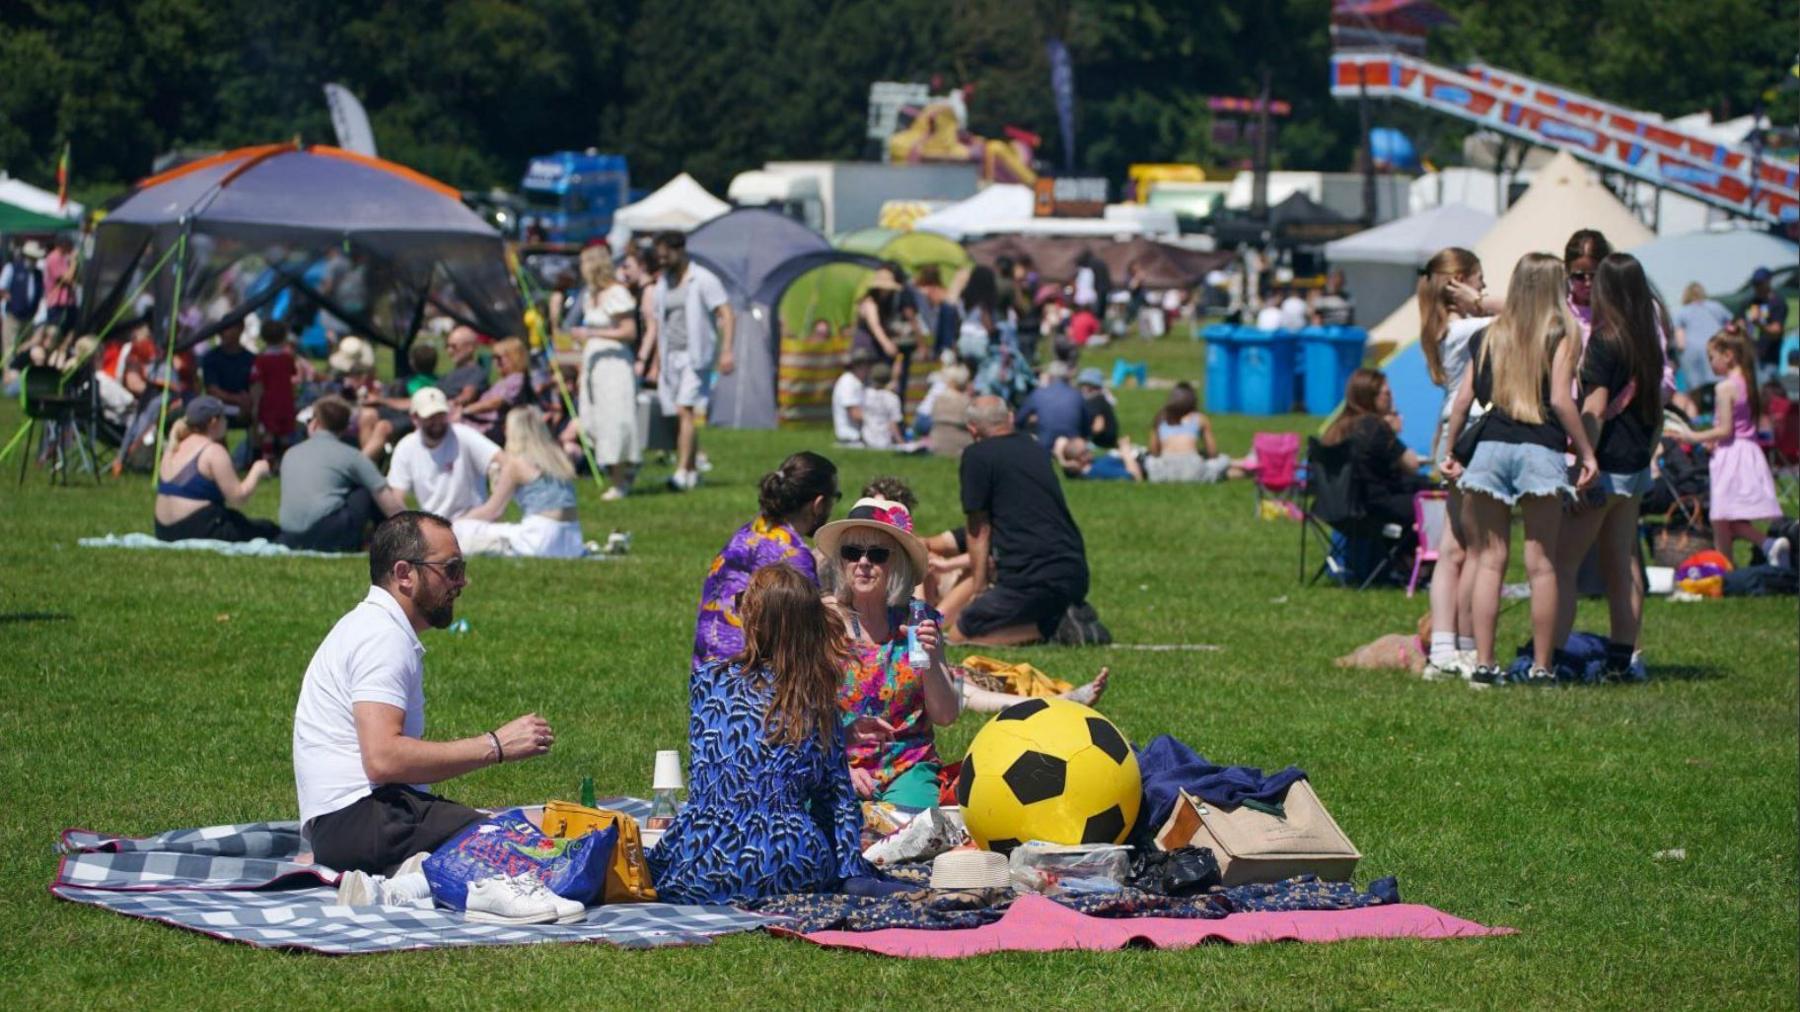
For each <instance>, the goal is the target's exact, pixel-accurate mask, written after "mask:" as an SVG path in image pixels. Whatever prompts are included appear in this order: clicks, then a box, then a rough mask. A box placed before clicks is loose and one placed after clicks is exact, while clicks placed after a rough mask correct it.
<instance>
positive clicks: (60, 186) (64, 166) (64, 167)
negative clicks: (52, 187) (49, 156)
mask: <svg viewBox="0 0 1800 1012" xmlns="http://www.w3.org/2000/svg"><path fill="white" fill-rule="evenodd" d="M68 203H69V145H68V142H66V141H65V142H63V149H62V157H61V158H58V159H57V160H56V209H57V210H59V211H60V210H62V209H63V208H64V207H67V206H68Z"/></svg>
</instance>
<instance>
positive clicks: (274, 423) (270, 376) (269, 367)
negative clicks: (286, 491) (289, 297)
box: [250, 320, 300, 466]
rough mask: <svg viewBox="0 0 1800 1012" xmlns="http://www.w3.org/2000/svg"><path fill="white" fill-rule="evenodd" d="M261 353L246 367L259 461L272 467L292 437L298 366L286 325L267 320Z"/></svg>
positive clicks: (291, 440) (263, 327) (263, 328)
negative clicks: (254, 412)
mask: <svg viewBox="0 0 1800 1012" xmlns="http://www.w3.org/2000/svg"><path fill="white" fill-rule="evenodd" d="M262 341H263V350H262V352H261V353H260V354H258V355H257V356H256V361H255V362H253V363H251V365H250V383H251V387H252V389H253V390H254V391H255V398H254V400H255V402H256V427H257V429H258V431H259V433H260V435H261V438H262V446H261V449H262V459H264V460H266V461H268V462H269V463H270V465H271V466H273V465H274V464H275V463H276V462H277V461H279V460H280V459H281V451H282V450H283V449H285V448H286V447H287V445H288V444H289V443H291V442H293V438H294V381H295V378H296V377H297V376H298V375H299V372H300V366H299V362H298V360H297V359H296V358H295V357H294V349H293V346H292V345H291V344H289V343H288V328H287V324H285V323H282V322H281V321H280V320H270V321H268V322H266V323H264V324H263V326H262Z"/></svg>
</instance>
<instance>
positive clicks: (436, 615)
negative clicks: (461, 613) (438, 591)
mask: <svg viewBox="0 0 1800 1012" xmlns="http://www.w3.org/2000/svg"><path fill="white" fill-rule="evenodd" d="M420 611H421V612H422V613H423V614H424V616H425V621H426V622H427V623H429V624H430V625H431V627H432V628H433V629H448V628H450V623H451V622H453V621H455V620H456V615H455V611H456V598H455V597H453V596H451V595H449V594H445V595H444V597H443V599H442V600H440V601H435V602H433V603H432V604H431V605H430V606H428V607H423V608H421V609H420Z"/></svg>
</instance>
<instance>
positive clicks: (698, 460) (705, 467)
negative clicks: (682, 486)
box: [694, 451, 713, 474]
mask: <svg viewBox="0 0 1800 1012" xmlns="http://www.w3.org/2000/svg"><path fill="white" fill-rule="evenodd" d="M694 467H695V468H697V469H698V470H699V472H700V473H701V474H705V473H707V472H708V471H711V470H712V467H713V465H712V459H711V458H710V457H708V456H707V455H706V453H705V451H701V452H699V453H696V454H694Z"/></svg>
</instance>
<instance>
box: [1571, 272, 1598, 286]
mask: <svg viewBox="0 0 1800 1012" xmlns="http://www.w3.org/2000/svg"><path fill="white" fill-rule="evenodd" d="M1569 280H1570V281H1580V282H1583V283H1585V282H1589V281H1592V280H1594V272H1593V271H1570V272H1569Z"/></svg>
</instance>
